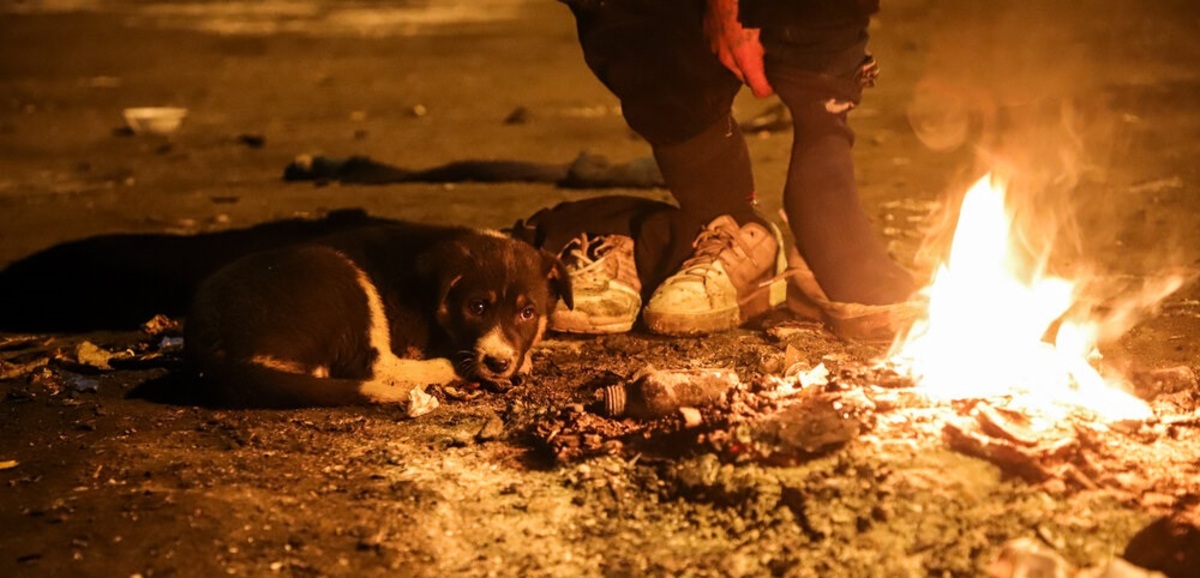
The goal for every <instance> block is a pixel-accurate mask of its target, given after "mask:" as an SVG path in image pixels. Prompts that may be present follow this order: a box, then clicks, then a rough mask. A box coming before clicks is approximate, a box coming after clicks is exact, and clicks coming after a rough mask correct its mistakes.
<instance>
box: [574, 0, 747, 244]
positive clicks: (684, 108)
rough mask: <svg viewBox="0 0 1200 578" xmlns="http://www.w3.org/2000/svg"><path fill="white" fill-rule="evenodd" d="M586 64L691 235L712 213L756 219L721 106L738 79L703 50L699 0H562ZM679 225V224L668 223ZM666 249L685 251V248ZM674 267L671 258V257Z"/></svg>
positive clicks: (734, 130)
mask: <svg viewBox="0 0 1200 578" xmlns="http://www.w3.org/2000/svg"><path fill="white" fill-rule="evenodd" d="M568 4H569V5H570V6H571V8H572V11H573V13H574V14H575V17H576V25H577V28H578V32H579V42H580V46H581V47H582V48H583V54H584V59H585V61H586V62H587V64H588V66H589V68H591V70H592V71H593V72H594V73H595V74H596V77H597V78H599V80H600V81H601V82H603V83H604V85H605V86H606V87H608V88H609V90H611V91H612V92H613V94H614V95H616V96H617V98H618V99H620V101H621V110H622V113H623V114H624V116H625V120H626V122H627V123H628V124H629V126H630V128H632V129H633V130H634V131H635V132H637V133H638V134H639V135H641V136H642V137H643V138H645V139H646V141H647V142H648V143H649V144H650V146H651V147H652V150H653V153H654V157H655V160H656V161H657V163H658V165H659V169H660V171H661V172H662V174H663V180H664V182H665V183H666V185H667V188H668V189H670V191H671V193H672V195H673V196H674V197H675V200H676V201H677V202H678V204H679V207H680V210H681V212H682V214H681V215H679V218H681V219H684V220H686V221H687V223H686V226H690V227H691V228H692V229H693V233H692V234H691V235H687V236H684V237H678V236H677V235H670V236H668V235H663V236H661V237H662V238H663V239H666V238H667V237H672V238H673V240H674V241H675V242H682V243H685V244H686V245H685V247H687V246H690V244H691V241H692V238H690V237H694V235H695V234H696V233H698V232H699V231H700V230H701V228H702V227H703V226H704V225H706V224H708V223H709V222H710V221H712V219H714V218H715V217H717V216H719V215H723V214H727V215H731V216H733V217H734V219H735V220H737V221H738V222H739V223H746V222H752V221H753V222H760V223H762V222H763V220H762V218H761V217H760V216H759V215H758V214H757V213H756V212H755V210H754V202H753V196H754V179H753V175H752V172H751V166H750V156H749V153H748V151H747V149H746V142H745V139H744V137H743V136H742V134H741V132H740V131H739V130H738V127H737V123H736V122H734V120H733V118H732V117H731V115H730V110H731V108H732V104H733V99H734V97H735V96H736V95H737V93H738V91H739V90H740V89H741V81H739V80H738V79H737V77H736V76H734V75H733V73H731V72H730V71H729V70H727V69H726V68H725V67H724V66H723V65H722V64H721V63H720V61H719V60H717V58H716V57H715V56H714V55H713V54H712V52H711V50H710V48H709V46H708V41H707V40H706V39H705V37H704V33H703V20H702V14H703V7H704V2H703V0H605V1H604V2H588V1H576V2H568ZM677 228H684V225H677ZM672 249H674V248H671V249H668V250H667V251H665V252H666V253H668V254H674V255H679V256H680V259H679V260H680V261H682V258H683V257H686V255H687V251H686V250H684V251H682V252H681V251H679V250H672ZM676 266H678V263H676Z"/></svg>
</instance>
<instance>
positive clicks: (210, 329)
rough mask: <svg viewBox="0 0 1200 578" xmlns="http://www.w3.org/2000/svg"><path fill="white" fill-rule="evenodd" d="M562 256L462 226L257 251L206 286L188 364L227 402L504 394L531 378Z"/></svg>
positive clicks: (280, 404)
mask: <svg viewBox="0 0 1200 578" xmlns="http://www.w3.org/2000/svg"><path fill="white" fill-rule="evenodd" d="M559 299H562V300H563V301H564V302H565V303H566V304H567V305H568V306H571V305H573V303H572V298H571V287H570V281H569V276H568V274H567V271H566V269H565V268H564V266H563V264H562V263H561V262H560V261H559V260H558V259H556V258H555V257H554V256H553V255H552V254H550V253H548V252H545V251H540V250H538V249H535V248H534V247H532V246H531V245H528V244H526V243H524V242H521V241H517V240H515V239H511V238H508V237H505V236H503V235H501V234H500V233H494V232H484V231H478V230H473V229H467V228H461V227H439V226H431V225H422V224H415V223H403V222H401V223H395V224H386V225H378V226H371V227H364V228H362V229H357V230H353V231H349V232H344V233H338V234H334V235H331V236H328V237H324V238H320V239H318V240H316V241H313V242H309V243H304V244H299V245H295V246H290V247H285V248H282V249H276V250H271V251H266V252H261V253H255V254H251V255H248V256H246V257H243V258H241V259H238V260H237V261H234V262H232V263H230V264H229V265H227V266H225V267H223V268H221V269H220V270H219V271H217V272H216V273H214V274H213V275H212V276H211V277H209V278H208V279H207V280H205V281H204V282H203V283H202V284H201V286H200V288H199V289H198V290H197V292H196V294H195V296H194V299H193V301H192V305H191V308H190V311H189V313H188V315H187V319H186V323H185V325H184V351H185V357H186V358H187V360H188V362H189V363H190V364H191V367H192V368H193V369H194V370H195V372H196V373H197V375H198V377H199V384H200V387H201V392H200V393H201V395H202V397H203V398H205V399H206V400H207V401H209V402H210V403H213V404H216V405H223V406H231V407H275V408H287V407H311V406H335V405H351V404H362V403H387V402H402V401H406V400H407V399H408V394H409V391H410V390H412V389H413V388H415V387H424V386H425V385H429V384H445V383H449V382H452V381H454V380H455V379H458V378H462V379H475V380H479V381H482V382H486V383H489V384H493V385H494V386H496V387H498V388H500V389H503V388H506V387H507V386H508V385H510V384H511V382H512V381H513V380H514V378H515V377H517V376H518V375H519V372H524V371H528V368H529V364H530V362H529V352H530V348H531V347H532V346H533V344H534V343H536V342H537V341H538V340H539V339H541V337H542V334H543V333H544V331H545V329H546V319H547V315H548V314H549V313H550V312H551V311H553V310H554V308H555V305H556V304H557V302H558V300H559Z"/></svg>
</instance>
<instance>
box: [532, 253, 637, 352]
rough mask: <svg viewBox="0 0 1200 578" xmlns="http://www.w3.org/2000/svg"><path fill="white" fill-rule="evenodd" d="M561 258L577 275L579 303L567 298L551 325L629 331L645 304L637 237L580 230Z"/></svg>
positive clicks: (569, 330)
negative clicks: (636, 252) (572, 303)
mask: <svg viewBox="0 0 1200 578" xmlns="http://www.w3.org/2000/svg"><path fill="white" fill-rule="evenodd" d="M559 258H560V259H562V261H563V264H564V265H566V267H567V271H568V272H570V275H571V292H572V294H573V295H574V297H575V308H574V309H567V306H566V305H565V304H563V303H562V302H561V301H560V302H559V304H558V308H557V309H555V310H554V312H553V313H551V314H550V329H551V330H553V331H559V332H563V333H588V334H597V333H624V332H626V331H629V330H630V329H632V328H633V324H634V322H635V321H637V316H638V312H639V311H640V310H641V308H642V294H641V291H642V283H641V281H640V280H638V276H637V265H636V264H635V263H634V260H633V239H631V238H629V237H626V236H625V235H598V236H597V235H593V236H589V235H587V234H583V235H580V236H579V237H576V238H574V239H572V240H571V241H570V242H569V243H567V245H566V246H565V247H563V249H562V251H561V252H560V253H559Z"/></svg>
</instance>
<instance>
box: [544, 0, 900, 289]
mask: <svg viewBox="0 0 1200 578" xmlns="http://www.w3.org/2000/svg"><path fill="white" fill-rule="evenodd" d="M567 4H568V5H569V6H570V7H571V10H572V12H573V14H574V15H575V19H576V25H577V28H578V33H579V42H580V46H581V47H582V49H583V54H584V60H585V61H586V62H587V65H588V66H589V67H590V68H591V70H592V71H593V72H594V73H595V74H596V77H597V78H598V79H599V80H600V81H601V82H602V83H604V85H605V86H606V87H608V89H609V90H611V91H612V92H613V94H614V95H616V96H617V98H618V99H619V100H620V102H621V108H622V112H623V114H624V116H625V120H626V122H627V123H628V124H629V126H630V127H631V128H632V129H633V130H634V131H636V132H637V133H638V134H639V135H641V136H642V137H644V138H645V139H646V140H647V142H649V143H650V145H651V147H652V149H653V151H654V156H655V159H656V160H657V161H658V164H659V168H660V169H661V170H662V173H663V178H664V180H665V182H666V185H667V187H668V188H669V189H670V190H671V193H672V195H673V196H674V197H675V200H676V201H677V203H678V208H672V207H670V206H669V205H663V204H654V205H651V206H643V207H642V208H643V209H644V210H646V211H649V212H648V213H646V214H641V213H639V212H638V211H637V210H634V209H633V208H631V207H632V206H640V205H639V204H638V203H633V204H632V205H630V206H624V207H623V208H622V209H621V210H618V211H614V212H608V213H606V214H607V215H608V217H607V218H606V219H604V220H603V221H604V223H606V224H611V222H612V219H611V217H613V216H614V215H625V216H627V217H628V218H629V219H631V221H630V222H629V223H627V224H626V226H624V227H622V228H623V229H625V230H627V231H628V232H631V233H632V236H633V237H634V242H635V247H637V257H638V261H637V265H638V271H639V275H640V276H641V278H642V283H643V286H644V287H646V288H647V290H650V291H652V290H653V288H654V287H655V286H657V284H658V283H659V282H661V281H662V279H664V278H665V277H666V276H668V275H670V274H672V273H673V272H674V269H676V268H678V267H679V265H680V264H681V263H682V262H683V260H684V259H686V258H687V257H688V255H689V253H690V251H691V243H692V241H693V239H694V238H695V236H696V234H697V233H698V232H699V230H700V228H701V227H702V226H703V225H704V224H707V223H708V222H709V221H711V220H712V219H714V218H715V217H717V216H720V215H723V214H728V215H731V216H733V217H734V219H735V220H737V221H738V222H739V223H742V224H745V223H747V222H749V221H757V222H760V223H761V222H764V219H763V217H762V216H761V215H758V213H757V212H756V211H755V208H754V206H755V205H754V202H753V199H754V195H755V188H754V180H753V176H752V171H751V166H750V158H749V153H748V152H747V149H746V143H745V139H744V137H743V136H742V135H741V133H740V132H739V130H738V127H737V123H736V122H734V120H733V118H732V117H731V114H730V112H731V109H732V105H733V100H734V97H735V96H736V95H737V93H738V91H739V90H740V89H741V86H742V84H741V82H740V81H739V80H738V79H737V77H736V76H734V75H733V73H732V72H730V71H729V70H727V69H726V68H725V67H724V66H723V65H722V64H721V63H720V61H719V60H718V59H717V58H716V56H714V55H713V53H712V51H711V49H710V47H709V44H708V40H707V39H706V38H705V36H704V31H703V10H704V1H703V0H571V1H568V2H567ZM802 24H803V26H797V27H793V26H789V25H788V23H780V26H779V27H778V28H771V29H764V30H763V44H764V47H765V48H766V50H767V54H766V58H765V61H766V62H765V64H766V66H767V75H768V80H769V81H770V82H771V85H772V87H774V89H775V91H776V93H777V94H778V95H779V97H780V98H781V100H783V102H784V103H785V104H786V105H787V106H788V108H789V110H790V111H791V113H792V117H793V120H794V123H795V130H794V141H793V147H792V159H791V163H790V166H789V173H788V184H787V186H786V188H785V190H784V191H783V194H784V207H785V210H786V211H787V213H788V222H789V225H790V228H791V232H792V235H793V238H794V239H795V240H796V245H797V248H798V249H799V251H800V253H801V255H802V256H804V257H805V258H806V260H807V261H808V262H809V265H810V266H811V267H812V269H813V272H814V273H815V274H816V276H817V279H818V281H819V282H820V283H821V284H822V286H823V287H824V288H825V290H826V292H827V293H828V294H829V296H830V297H831V298H832V299H834V300H844V301H855V302H864V303H880V302H891V301H894V300H896V299H897V297H898V296H899V298H903V297H905V296H907V293H908V292H911V289H912V288H911V286H909V285H911V280H909V281H908V283H907V284H905V283H903V279H902V277H904V276H905V275H906V273H904V272H903V271H902V270H900V269H899V267H898V266H896V265H895V264H894V263H892V261H891V260H890V258H889V257H888V256H887V254H886V251H885V250H884V248H883V246H882V244H881V243H880V242H879V240H878V239H877V238H876V237H875V234H874V232H873V230H872V228H871V225H870V221H869V219H868V218H867V216H866V214H865V213H864V212H863V210H862V207H861V206H860V203H859V200H858V191H857V188H856V186H855V180H854V167H853V163H852V158H851V147H852V146H853V143H854V133H853V132H852V131H851V130H850V127H849V125H848V124H847V118H846V110H848V109H849V108H851V107H852V106H853V105H855V104H857V103H858V102H859V100H860V97H861V87H862V81H863V78H862V72H863V71H864V68H863V66H862V65H863V63H864V60H865V59H866V58H867V57H866V31H865V28H864V27H863V26H862V25H861V24H855V25H854V26H855V28H851V29H848V30H845V31H844V33H843V34H837V35H832V36H831V35H830V34H829V28H828V27H825V28H822V27H820V26H819V23H818V25H817V26H816V27H815V28H814V23H813V22H804V23H802ZM808 30H820V31H821V38H820V40H821V42H820V43H819V45H820V50H819V51H815V50H814V46H817V44H814V43H813V42H810V41H811V40H812V37H811V36H812V35H811V34H809V33H807V32H806V31H808ZM830 38H844V39H845V41H844V46H838V47H837V49H836V50H830V43H829V39H830ZM581 202H584V203H587V204H588V205H589V206H591V205H592V204H593V203H595V202H596V201H594V200H593V201H581ZM618 204H620V203H618ZM593 208H594V207H593ZM556 210H557V211H559V213H560V214H559V215H558V216H553V213H546V214H541V218H540V219H538V220H539V221H543V222H544V220H545V219H547V218H556V219H557V218H568V217H569V218H571V219H576V218H578V219H582V222H578V223H568V225H569V228H574V229H576V230H579V231H580V232H589V233H594V234H601V233H605V232H613V231H605V230H598V229H604V228H607V227H601V226H599V225H600V223H598V222H592V221H593V219H594V217H593V213H591V212H589V211H574V210H572V209H571V208H570V207H568V206H560V207H558V208H556ZM601 214H605V213H604V212H603V211H602V212H601ZM530 221H531V223H532V222H533V221H534V220H533V219H531V220H530ZM567 238H568V239H569V238H570V237H569V236H568V237H567ZM547 248H548V249H551V250H554V249H556V247H550V246H547ZM877 279H885V280H887V283H889V284H894V282H895V281H896V280H897V279H900V281H901V283H900V284H901V285H905V286H904V287H903V288H902V289H900V290H899V291H898V292H897V291H893V290H891V289H889V288H886V287H885V288H882V289H881V288H879V287H877V286H876V285H879V283H877V282H876V280H877ZM897 293H903V295H897Z"/></svg>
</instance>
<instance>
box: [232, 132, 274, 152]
mask: <svg viewBox="0 0 1200 578" xmlns="http://www.w3.org/2000/svg"><path fill="white" fill-rule="evenodd" d="M237 141H238V142H239V143H241V144H243V145H246V148H252V149H260V148H263V146H264V145H266V144H267V137H265V136H263V135H261V134H249V133H246V134H240V135H238V137H237Z"/></svg>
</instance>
